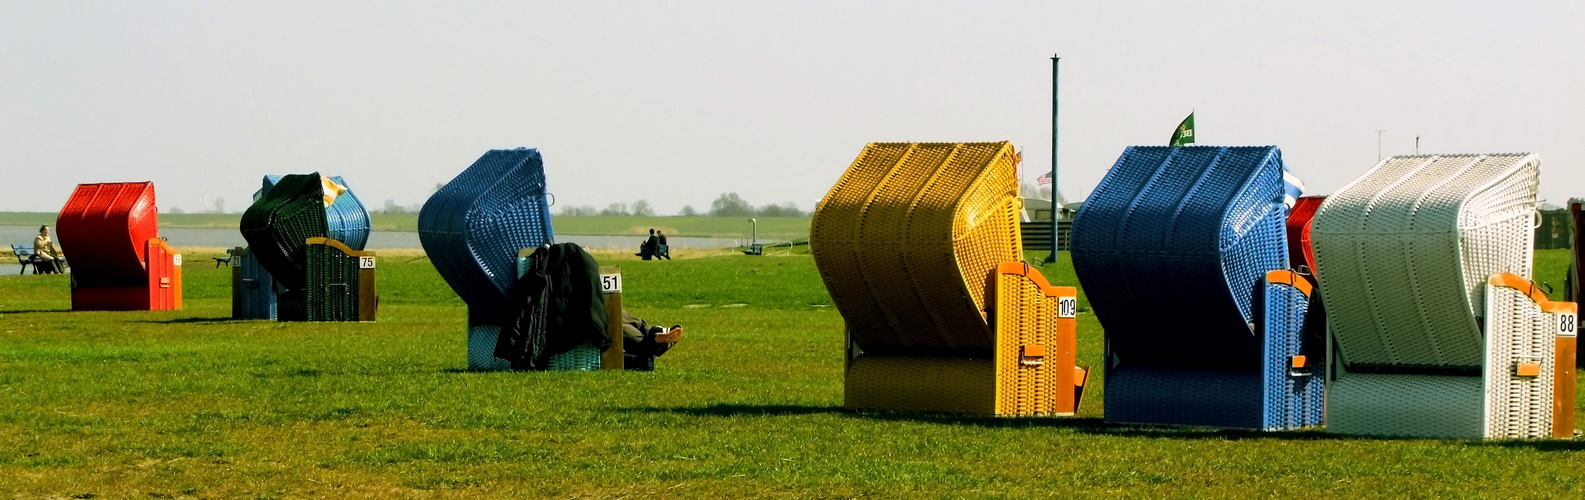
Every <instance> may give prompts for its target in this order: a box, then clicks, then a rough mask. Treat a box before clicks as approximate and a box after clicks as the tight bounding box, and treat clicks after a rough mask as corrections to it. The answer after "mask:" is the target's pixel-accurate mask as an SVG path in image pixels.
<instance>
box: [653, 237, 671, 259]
mask: <svg viewBox="0 0 1585 500" xmlns="http://www.w3.org/2000/svg"><path fill="white" fill-rule="evenodd" d="M655 258H657V259H666V260H671V247H670V246H668V245H667V244H666V232H665V231H655Z"/></svg>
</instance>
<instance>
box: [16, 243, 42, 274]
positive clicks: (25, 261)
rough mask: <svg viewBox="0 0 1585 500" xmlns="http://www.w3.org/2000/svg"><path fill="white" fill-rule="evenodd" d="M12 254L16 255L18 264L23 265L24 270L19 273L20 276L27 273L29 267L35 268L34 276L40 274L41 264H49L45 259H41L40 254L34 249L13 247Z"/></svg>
mask: <svg viewBox="0 0 1585 500" xmlns="http://www.w3.org/2000/svg"><path fill="white" fill-rule="evenodd" d="M11 253H14V254H16V256H17V263H18V264H21V265H22V269H21V270H19V271H17V275H19V276H20V275H22V274H23V273H26V272H27V270H28V266H33V274H38V273H39V264H42V263H45V262H48V261H47V260H44V258H43V257H39V255H38V253H36V252H34V251H33V247H28V246H22V245H11Z"/></svg>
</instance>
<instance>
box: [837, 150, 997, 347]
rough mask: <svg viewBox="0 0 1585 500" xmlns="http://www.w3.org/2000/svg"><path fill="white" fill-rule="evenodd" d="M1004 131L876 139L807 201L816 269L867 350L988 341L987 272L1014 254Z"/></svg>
mask: <svg viewBox="0 0 1585 500" xmlns="http://www.w3.org/2000/svg"><path fill="white" fill-rule="evenodd" d="M1015 154H1016V153H1014V151H1013V146H1012V144H1011V143H1008V142H994V143H873V144H870V145H868V146H866V147H865V148H864V151H863V152H862V153H860V154H859V157H858V159H857V160H855V161H854V162H853V166H852V167H849V168H848V171H847V172H846V173H844V174H843V175H842V178H841V179H840V180H838V181H837V184H836V186H834V187H832V188H831V192H829V193H827V194H826V197H825V199H824V200H822V201H821V202H820V206H819V208H818V209H817V210H816V211H815V214H814V220H813V221H812V223H811V227H810V234H809V245H810V249H811V251H812V252H813V253H814V257H815V263H816V265H817V266H818V267H819V269H820V277H821V279H823V280H825V284H826V288H827V289H828V290H829V291H830V292H831V297H832V300H833V301H835V302H836V306H837V309H838V310H839V311H841V312H842V317H843V318H845V319H846V320H847V321H848V325H849V328H850V330H852V332H853V335H854V341H855V342H856V343H858V345H859V346H861V347H863V348H864V350H866V351H871V352H879V351H892V350H899V349H906V348H959V347H979V348H992V347H994V341H993V339H992V338H991V332H990V326H989V325H988V324H987V323H986V322H985V314H984V312H983V311H984V310H985V287H986V285H987V282H986V280H987V279H988V278H989V276H990V273H991V271H992V270H993V269H995V268H996V265H997V264H1000V263H1003V262H1013V261H1018V260H1020V259H1021V258H1022V256H1021V255H1020V251H1021V249H1022V246H1023V245H1022V241H1021V240H1020V239H1019V233H1018V210H1019V208H1020V203H1021V202H1020V201H1019V198H1018V181H1017V171H1016V169H1017V165H1016V160H1015V158H1014V156H1015Z"/></svg>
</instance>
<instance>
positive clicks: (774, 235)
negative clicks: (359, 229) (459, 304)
mask: <svg viewBox="0 0 1585 500" xmlns="http://www.w3.org/2000/svg"><path fill="white" fill-rule="evenodd" d="M55 217H56V214H55V213H54V212H0V226H38V225H50V226H53V225H55ZM159 217H160V227H167V228H181V229H236V228H237V222H238V219H241V217H242V215H241V214H235V213H230V214H164V213H162V214H160V216H159ZM369 219H370V222H371V226H372V229H373V230H374V231H378V232H405V233H413V232H418V214H384V213H374V214H370V216H369ZM551 220H552V225H553V226H554V228H555V232H556V233H557V234H566V235H582V236H635V237H641V236H645V235H647V234H648V230H649V229H651V228H653V229H659V230H661V231H663V232H665V233H666V235H667V236H673V237H681V238H748V237H750V235H751V232H752V231H753V229H754V228H755V224H753V223H750V222H749V219H748V218H747V217H709V216H694V217H683V216H647V217H640V216H612V215H595V216H562V217H555V216H552V219H551ZM809 221H810V218H809V217H759V218H757V222H758V224H757V225H758V237H759V238H760V239H774V240H801V239H807V238H808V237H809Z"/></svg>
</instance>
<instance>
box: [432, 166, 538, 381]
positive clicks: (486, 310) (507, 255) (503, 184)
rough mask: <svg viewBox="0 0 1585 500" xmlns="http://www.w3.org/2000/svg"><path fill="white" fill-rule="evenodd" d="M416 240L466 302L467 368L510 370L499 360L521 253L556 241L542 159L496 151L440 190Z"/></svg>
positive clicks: (441, 274)
mask: <svg viewBox="0 0 1585 500" xmlns="http://www.w3.org/2000/svg"><path fill="white" fill-rule="evenodd" d="M418 238H419V242H420V243H421V244H422V245H423V247H424V252H425V253H426V254H428V255H429V259H430V261H431V262H433V263H434V264H435V270H436V271H437V272H439V273H440V276H441V277H442V278H445V280H446V283H447V284H449V285H451V289H452V290H454V291H456V292H457V295H458V296H460V297H462V300H463V302H466V303H467V304H468V368H469V369H471V370H502V369H507V368H510V364H509V363H507V362H506V361H505V360H501V359H498V358H496V357H495V356H494V352H495V342H496V338H497V336H498V335H499V334H500V329H501V326H500V325H501V320H502V318H504V317H505V316H506V312H507V295H506V292H507V290H508V289H510V288H511V287H512V283H514V282H516V281H517V277H518V270H517V268H518V263H517V258H518V252H519V251H520V250H522V249H524V248H536V247H539V246H540V245H543V244H547V243H551V242H553V241H554V240H555V234H554V232H553V231H552V230H551V223H550V204H549V202H548V199H547V192H546V186H545V167H544V160H543V159H542V158H541V157H540V155H539V151H538V150H535V149H526V148H517V149H497V150H492V151H490V152H488V153H485V154H484V156H482V157H480V158H479V159H478V161H475V162H474V163H473V165H472V166H469V167H468V168H467V169H466V170H463V171H462V173H461V174H458V175H457V177H456V178H454V179H452V180H451V182H448V183H446V185H445V186H442V187H441V188H440V190H439V191H436V192H435V194H434V195H433V196H430V197H429V200H428V201H427V202H425V203H424V208H423V209H422V210H420V211H419V213H418Z"/></svg>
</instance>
